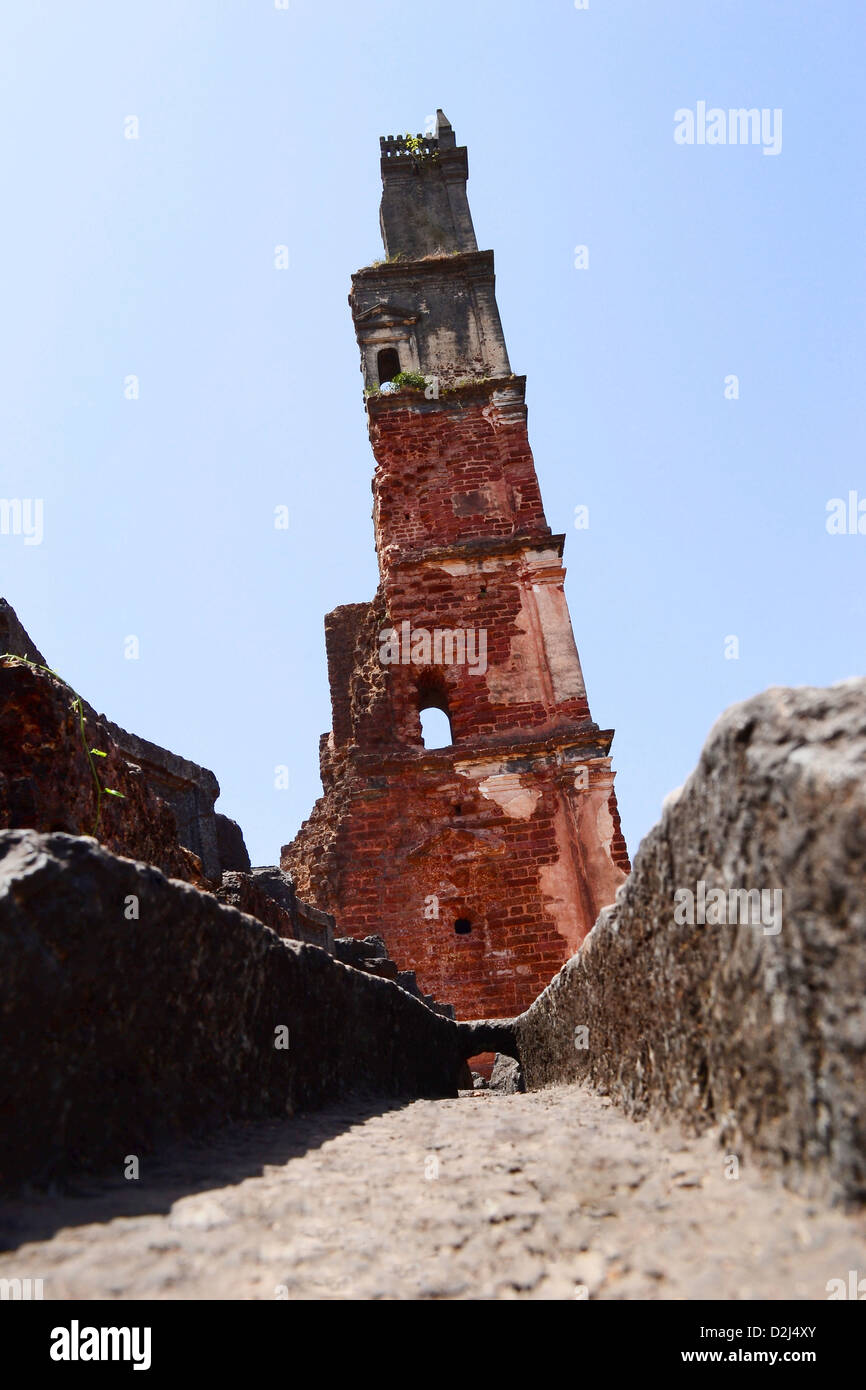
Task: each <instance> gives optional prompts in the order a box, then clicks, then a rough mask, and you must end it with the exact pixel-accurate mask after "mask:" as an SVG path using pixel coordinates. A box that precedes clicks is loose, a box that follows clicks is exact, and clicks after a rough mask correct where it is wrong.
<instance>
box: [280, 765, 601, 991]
mask: <svg viewBox="0 0 866 1390" xmlns="http://www.w3.org/2000/svg"><path fill="white" fill-rule="evenodd" d="M513 751H514V752H515V753H516V754H517V755H518V757H517V758H515V759H512V760H511V761H517V762H520V761H521V760H520V759H519V749H515V750H513ZM461 764H462V760H461V757H460V754H459V752H458V751H457V750H455V749H445V750H441V751H430V752H422V753H421V754H420V755H415V756H410V758H404V759H403V760H400V759H399V758H396V757H395V758H394V759H392V760H388V761H387V762H383V761H381V760H378V759H369V758H368V759H358V760H357V761H353V764H352V767H351V770H350V773H349V775H348V776H347V777H346V779H345V781H344V782H343V784H342V791H343V796H342V797H341V798H340V799H339V800H338V797H337V795H335V794H334V793H332V794H331V796H330V798H327V799H326V800H325V802H324V804H321V803H320V807H319V808H318V814H317V815H314V816H313V817H312V818H311V820H310V821H308V822H307V823H306V826H305V827H304V829H303V830H302V831H301V833H300V835H299V836H298V838H297V839H296V841H295V842H294V844H293V845H291V846H287V847H286V849H285V850H284V851H283V859H282V863H283V867H284V868H288V869H290V870H291V872H292V873H293V874H294V876H295V878H296V880H297V883H298V890H299V892H300V893H301V894H302V896H305V897H306V896H309V897H311V898H312V900H313V901H315V902H317V904H318V905H319V906H324V907H326V908H327V910H330V911H332V912H334V914H335V915H336V916H337V918H338V920H339V923H340V929H341V931H342V932H344V933H345V934H346V935H351V936H366V935H368V934H371V933H374V932H376V933H380V934H381V935H382V936H384V938H385V940H386V942H387V944H388V950H389V954H390V955H391V956H392V957H393V959H394V960H395V961H397V963H398V965H399V966H400V968H401V969H408V970H414V971H415V972H416V974H417V976H418V981H419V983H420V985H421V987H422V989H424V990H425V991H426V992H428V993H431V994H434V995H435V996H436V997H437V998H447V999H449V1000H450V1001H451V1002H452V1003H454V1004H455V1006H456V1008H457V1013H458V1017H460V1018H484V1017H490V1016H492V1015H507V1014H513V1013H519V1012H521V1011H522V1010H523V1009H526V1008H528V1007H529V1005H530V1003H531V1002H532V1000H533V999H534V998H535V997H536V996H537V995H538V993H539V992H540V991H541V990H542V989H543V988H544V987H545V986H546V985H547V984H548V982H549V980H550V979H551V976H552V975H554V974H555V973H556V971H557V969H558V968H559V967H560V966H561V965H562V963H563V961H564V960H566V959H567V958H568V956H569V955H570V954H572V952H573V951H574V950H576V949H577V946H578V945H579V943H580V941H581V939H582V938H583V936H584V935H585V934H586V932H587V931H588V930H589V928H590V927H591V925H592V923H593V922H594V921H595V917H596V915H597V912H598V910H599V908H600V906H601V905H602V904H603V903H604V902H606V901H609V900H610V899H611V898H612V897H613V895H614V893H615V891H616V887H617V884H618V883H619V882H620V881H621V879H622V877H623V875H622V873H621V872H620V871H619V870H617V869H616V867H615V866H614V865H613V864H612V863H611V862H610V860H608V868H607V875H608V878H607V885H605V884H604V880H603V879H602V875H603V873H604V872H605V865H604V847H603V846H599V848H598V849H597V851H596V859H595V861H593V860H592V858H591V857H590V850H589V847H588V846H587V848H585V849H583V850H582V849H581V847H580V844H579V829H578V827H579V819H580V817H581V816H582V814H583V807H582V804H581V798H585V799H586V800H587V811H588V813H589V814H590V818H591V820H592V821H593V823H594V824H597V822H598V820H599V817H600V815H601V816H602V817H603V815H604V813H605V812H607V811H608V797H609V795H610V792H609V790H608V786H607V783H609V772H608V773H607V777H605V772H606V769H605V767H604V762H603V760H600V762H599V767H598V773H597V776H598V779H599V785H598V786H597V787H596V786H591V788H590V790H588V791H576V790H575V789H574V787H573V777H572V775H571V774H570V773H568V772H563V769H562V768H561V767H560V766H559V765H558V764H557V761H556V756H555V752H551V755H550V756H549V758H548V760H547V762H546V763H543V761H542V759H541V757H539V756H538V755H536V759H535V767H534V769H533V772H532V775H531V777H528V776H526V775H525V774H519V773H510V774H509V772H508V771H507V768H508V765H509V759H508V758H502V759H498V760H495V761H492V762H491V763H490V764H489V765H488V767H487V768H486V769H485V770H486V771H487V773H488V776H487V777H485V778H481V779H478V778H477V777H475V776H473V775H472V771H471V770H470V769H464V768H462V767H461ZM500 768H502V769H504V770H503V771H498V769H500ZM497 797H498V798H499V799H498V800H497ZM334 823H336V833H335V834H333V835H331V834H330V827H331V825H332V824H334ZM608 823H609V834H610V837H611V841H612V838H613V835H614V834H615V827H614V823H613V820H612V817H610V815H609V812H608ZM584 838H587V837H586V836H584ZM320 848H321V850H322V853H321V854H320V855H317V849H320ZM460 919H465V920H466V921H468V923H469V926H470V930H469V931H468V932H466V933H465V934H463V933H458V932H457V931H456V930H455V923H456V922H457V921H458V920H460Z"/></svg>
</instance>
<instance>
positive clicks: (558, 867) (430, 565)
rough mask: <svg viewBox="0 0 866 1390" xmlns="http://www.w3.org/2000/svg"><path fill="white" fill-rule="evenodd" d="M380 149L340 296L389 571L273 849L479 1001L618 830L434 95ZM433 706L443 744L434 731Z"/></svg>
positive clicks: (605, 756) (479, 1011)
mask: <svg viewBox="0 0 866 1390" xmlns="http://www.w3.org/2000/svg"><path fill="white" fill-rule="evenodd" d="M381 156H382V157H381V171H382V181H383V193H382V203H381V208H380V225H381V228H382V235H383V238H384V242H385V250H386V253H387V260H386V262H384V263H377V264H374V265H373V266H368V267H366V268H364V269H363V270H360V271H358V272H357V273H356V274H355V275H354V276H353V277H352V290H351V293H350V295H349V305H350V308H351V311H352V319H353V322H354V325H355V332H356V336H357V339H358V346H359V350H360V355H361V371H362V375H363V379H364V384H365V392H366V410H367V421H368V428H369V435H370V442H371V445H372V449H373V454H374V457H375V460H376V468H375V474H374V478H373V522H374V530H375V537H376V551H377V555H378V561H379V576H380V584H379V588H378V591H377V593H376V596H375V598H374V599H373V601H372V603H370V604H358V603H355V604H348V605H346V606H345V607H342V608H338V609H336V610H335V611H334V612H333V613H331V614H329V615H328V617H327V619H326V621H325V638H326V646H327V652H328V673H329V678H330V686H331V706H332V720H333V722H332V729H331V732H330V733H329V734H326V735H324V736H323V737H322V740H321V744H320V766H321V773H322V786H323V796H322V797H321V798H320V799H319V801H318V802H317V803H316V806H315V807H314V809H313V812H312V815H311V816H310V818H309V820H307V821H306V822H305V823H304V825H303V826H302V827H301V830H300V832H299V833H298V835H297V836H296V837H295V839H294V840H293V842H292V843H291V844H289V845H285V846H284V847H283V851H282V856H281V866H282V868H283V869H285V870H287V871H289V872H291V874H292V875H293V877H294V878H295V881H296V883H297V887H298V892H299V893H300V895H301V896H302V897H304V898H306V899H308V900H309V901H310V902H311V903H313V904H315V905H316V906H317V907H319V908H322V909H324V910H326V911H328V912H331V913H333V915H334V917H335V918H336V920H337V924H338V927H339V930H340V931H341V932H345V933H347V934H349V935H351V936H358V937H361V936H367V935H370V934H377V933H381V935H382V936H383V938H384V939H385V941H386V943H387V947H388V951H389V953H390V955H391V957H392V958H393V959H394V960H395V961H396V963H397V965H398V966H399V967H400V968H401V969H402V970H407V971H414V972H415V973H416V975H417V979H418V983H419V985H420V987H421V989H422V990H423V991H426V992H429V993H431V994H433V995H435V996H436V997H437V998H439V999H446V1000H449V1001H453V1003H454V1004H455V1005H456V1007H457V1011H458V1017H461V1018H465V1019H478V1018H483V1017H490V1016H492V1015H506V1014H509V1013H515V1012H519V1011H520V1010H522V1009H524V1008H526V1007H527V1006H528V1004H529V1003H530V1002H531V1001H532V999H533V998H534V997H535V995H536V994H537V993H538V991H539V990H540V989H541V988H543V987H544V986H545V985H546V983H547V982H548V981H549V979H550V977H551V975H552V973H553V972H554V971H555V970H556V968H557V967H558V966H559V965H561V964H562V963H563V962H564V961H565V960H567V959H568V957H569V955H570V954H571V953H572V952H573V951H574V950H575V949H576V948H577V946H578V945H579V943H580V941H581V940H582V939H583V937H584V936H585V935H586V933H587V932H588V931H589V929H590V927H591V926H592V924H593V922H594V921H595V919H596V917H597V915H598V912H599V910H600V908H601V907H602V906H603V905H604V904H606V903H609V902H612V901H613V898H614V895H615V893H616V890H617V888H618V887H619V885H620V884H621V883H622V881H623V879H624V878H625V875H626V874H627V873H628V869H629V861H628V852H627V849H626V844H625V840H624V839H623V835H622V831H621V828H620V821H619V814H618V812H617V805H616V796H615V793H614V788H613V782H614V774H613V770H612V767H611V761H610V744H611V739H612V737H613V734H612V732H611V731H610V730H603V729H600V728H599V726H598V725H597V724H595V723H594V722H593V720H592V717H591V715H590V710H589V703H588V701H587V695H586V688H585V685H584V680H583V674H582V671H581V667H580V660H579V657H578V653H577V648H576V646H575V642H574V636H573V634H572V630H571V621H570V619H569V615H568V608H567V605H566V600H565V593H564V589H563V582H564V579H565V571H564V569H563V567H562V553H563V545H564V539H565V538H564V537H563V536H561V535H553V534H552V533H551V530H550V527H549V526H548V524H547V520H546V518H545V515H544V508H543V506H542V501H541V492H540V489H539V485H538V478H537V476H536V472H535V463H534V460H533V457H532V450H531V449H530V446H529V437H528V433H527V423H526V402H525V384H526V383H525V379H524V378H523V377H520V376H516V375H514V373H513V372H512V370H511V366H510V363H509V359H508V353H507V350H506V345H505V337H504V334H503V331H502V324H501V321H500V317H499V310H498V308H497V304H496V294H495V279H494V267H493V253H492V252H491V251H479V249H478V244H477V241H476V237H475V230H474V227H473V224H472V218H471V214H470V211H469V203H468V200H467V197H466V180H467V176H468V157H467V152H466V149H465V147H463V146H458V145H457V143H456V137H455V135H454V131H453V129H452V127H451V125H450V123H449V122H448V120H447V118H446V117H445V115H444V114H443V112H442V111H439V112H438V113H437V118H436V130H435V133H434V134H432V135H430V136H425V137H424V139H423V140H422V141H420V142H417V143H415V144H412V143H411V142H410V143H409V144H408V145H407V143H406V141H405V140H402V139H395V138H392V137H388V138H387V139H385V138H383V141H382V145H381ZM401 373H402V374H403V375H404V377H405V375H406V374H408V378H409V379H408V380H406V379H404V380H402V381H401V380H400V374H401ZM395 377H396V378H397V381H396V384H395ZM430 708H436V709H439V710H441V711H442V712H443V713H445V714H446V715H447V718H448V721H449V724H450V739H451V741H450V744H449V746H448V747H447V748H441V749H433V748H426V747H425V744H424V737H423V734H422V729H421V719H420V716H421V714H422V713H423V712H424V711H425V710H427V709H430ZM487 1063H488V1070H489V1065H490V1063H492V1058H488V1059H487Z"/></svg>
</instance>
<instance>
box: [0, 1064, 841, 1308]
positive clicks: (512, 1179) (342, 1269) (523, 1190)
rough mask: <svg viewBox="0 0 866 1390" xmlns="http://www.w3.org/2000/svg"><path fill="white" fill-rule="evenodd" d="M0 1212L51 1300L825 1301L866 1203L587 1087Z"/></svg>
mask: <svg viewBox="0 0 866 1390" xmlns="http://www.w3.org/2000/svg"><path fill="white" fill-rule="evenodd" d="M124 1158H125V1156H124V1155H120V1156H119V1160H118V1175H117V1176H116V1177H115V1178H111V1179H109V1180H107V1181H106V1180H99V1181H97V1180H91V1181H88V1182H87V1183H79V1184H77V1186H76V1187H75V1189H74V1190H68V1191H65V1192H63V1193H61V1194H57V1193H55V1194H49V1195H46V1194H33V1193H31V1194H29V1195H27V1196H25V1197H24V1198H20V1197H19V1199H18V1200H17V1201H16V1202H15V1203H14V1204H7V1205H4V1206H3V1207H2V1208H0V1239H2V1248H3V1249H4V1250H5V1252H6V1253H4V1254H3V1255H2V1256H0V1278H7V1279H8V1278H15V1277H19V1278H41V1279H42V1280H43V1281H44V1283H43V1288H44V1297H45V1298H46V1299H65V1298H84V1299H89V1298H112V1299H125V1298H143V1299H152V1298H158V1299H274V1298H287V1299H524V1298H530V1299H583V1298H587V1297H588V1298H590V1299H707V1298H722V1299H783V1298H795V1299H808V1300H811V1299H818V1300H821V1299H826V1298H827V1291H826V1285H827V1282H828V1280H830V1279H835V1278H840V1279H845V1280H847V1277H848V1271H849V1270H851V1269H857V1270H862V1271H863V1272H864V1273H866V1213H856V1214H851V1213H845V1212H842V1211H837V1210H828V1209H827V1208H826V1207H824V1206H823V1205H821V1204H820V1203H816V1202H812V1201H809V1200H807V1199H805V1198H803V1197H800V1196H797V1195H795V1194H793V1193H791V1192H789V1191H787V1190H786V1189H785V1188H784V1187H782V1186H781V1184H780V1182H779V1180H778V1179H777V1178H776V1177H775V1176H773V1175H768V1174H766V1173H763V1172H760V1171H759V1170H757V1169H755V1168H754V1167H750V1166H749V1165H748V1164H747V1163H741V1164H740V1167H739V1177H736V1178H734V1177H729V1176H726V1174H728V1173H732V1172H733V1170H734V1167H735V1165H734V1164H733V1163H732V1162H731V1159H730V1157H727V1156H726V1155H725V1153H724V1151H723V1150H722V1149H721V1148H720V1147H719V1146H718V1145H717V1143H716V1142H715V1139H714V1137H713V1136H712V1135H704V1136H702V1137H701V1138H700V1139H697V1140H695V1139H687V1138H684V1137H683V1135H682V1133H681V1131H680V1130H679V1129H677V1128H674V1127H672V1126H667V1127H662V1128H657V1127H655V1126H653V1125H652V1124H651V1123H649V1122H643V1123H635V1122H634V1121H633V1120H631V1119H629V1118H628V1117H627V1116H625V1115H624V1114H623V1113H622V1112H621V1111H619V1110H618V1109H616V1108H615V1107H614V1106H612V1105H611V1104H610V1102H609V1101H607V1100H606V1099H605V1098H603V1097H600V1096H598V1095H595V1094H594V1093H592V1092H590V1091H588V1090H585V1089H583V1088H581V1087H577V1086H568V1087H560V1088H557V1089H553V1090H549V1091H541V1092H535V1093H533V1094H529V1095H514V1096H500V1095H496V1094H493V1093H491V1092H485V1091H478V1092H474V1093H472V1092H466V1093H463V1094H461V1096H460V1097H459V1099H454V1100H442V1101H415V1102H412V1103H409V1104H405V1105H403V1106H400V1107H398V1108H392V1109H384V1110H383V1109H382V1108H381V1107H379V1108H376V1107H373V1106H370V1105H367V1106H360V1105H355V1106H343V1107H340V1108H338V1109H337V1108H335V1109H331V1110H327V1111H322V1112H319V1113H317V1114H314V1115H305V1116H300V1117H296V1118H294V1119H289V1120H284V1121H278V1122H270V1123H267V1124H257V1125H252V1126H245V1127H243V1128H235V1129H227V1130H225V1131H222V1132H221V1133H220V1134H218V1135H217V1136H215V1137H211V1138H210V1139H209V1140H208V1141H207V1142H199V1143H196V1144H194V1145H193V1144H185V1145H182V1146H177V1147H175V1148H173V1149H172V1150H171V1151H170V1152H166V1153H163V1154H162V1155H160V1158H159V1161H157V1160H156V1159H153V1158H147V1157H145V1158H143V1159H142V1161H141V1173H140V1177H139V1178H138V1180H131V1181H130V1180H125V1179H124V1177H123V1176H122V1173H123V1160H124Z"/></svg>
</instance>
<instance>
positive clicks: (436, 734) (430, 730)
mask: <svg viewBox="0 0 866 1390" xmlns="http://www.w3.org/2000/svg"><path fill="white" fill-rule="evenodd" d="M420 715H421V742H422V743H423V744H424V747H425V748H450V746H451V744H452V743H453V742H454V740H453V738H452V737H451V720H450V719H449V718H448V715H447V714H446V713H445V711H444V710H443V709H440V708H439V707H438V705H428V706H427V707H426V709H422V710H421V711H420Z"/></svg>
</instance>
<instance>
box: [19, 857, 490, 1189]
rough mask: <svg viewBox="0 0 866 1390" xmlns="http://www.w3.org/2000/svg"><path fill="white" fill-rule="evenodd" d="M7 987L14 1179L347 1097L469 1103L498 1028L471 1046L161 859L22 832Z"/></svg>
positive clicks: (387, 984)
mask: <svg viewBox="0 0 866 1390" xmlns="http://www.w3.org/2000/svg"><path fill="white" fill-rule="evenodd" d="M0 980H2V991H0V1180H2V1181H3V1182H6V1183H13V1182H18V1181H20V1180H21V1179H27V1178H31V1177H34V1176H39V1177H47V1176H50V1175H55V1174H61V1173H64V1172H69V1171H75V1170H77V1169H81V1168H87V1167H98V1166H104V1165H106V1164H107V1165H110V1166H113V1167H114V1168H115V1170H116V1171H118V1172H120V1171H122V1170H123V1164H124V1162H125V1160H126V1156H127V1155H130V1154H135V1155H141V1154H142V1153H145V1152H147V1151H148V1150H150V1149H152V1148H153V1147H154V1146H155V1145H156V1144H158V1143H159V1142H160V1141H161V1140H162V1139H164V1138H165V1137H167V1136H170V1135H174V1134H190V1133H194V1132H195V1131H197V1130H200V1129H202V1128H204V1127H206V1126H209V1125H213V1124H220V1123H223V1122H224V1121H225V1120H226V1119H242V1118H252V1117H256V1116H265V1115H285V1114H286V1113H289V1114H291V1113H292V1112H293V1111H294V1110H296V1109H302V1108H313V1107H316V1106H318V1105H322V1104H324V1103H326V1102H328V1101H331V1100H335V1099H338V1098H339V1097H341V1096H344V1095H370V1096H384V1097H387V1096H437V1095H454V1094H456V1088H457V1080H458V1075H459V1071H460V1065H461V1061H462V1060H463V1059H464V1058H465V1057H467V1056H470V1055H472V1053H474V1052H476V1051H479V1050H481V1047H482V1046H483V1045H490V1044H492V1045H494V1046H495V1045H497V1044H498V1042H499V1038H500V1033H501V1031H502V1030H498V1031H497V1030H496V1029H480V1030H478V1033H477V1039H476V1032H475V1030H473V1029H471V1028H467V1027H466V1026H465V1025H464V1026H463V1027H461V1026H459V1025H458V1024H456V1023H454V1022H452V1021H451V1020H449V1019H447V1018H444V1017H442V1016H441V1015H440V1014H438V1013H435V1012H433V1011H432V1010H431V1009H429V1008H427V1007H426V1005H425V1004H424V1003H422V1002H421V1001H420V1000H419V999H417V998H413V997H412V996H411V995H410V994H408V993H407V992H406V991H405V990H403V989H400V988H399V987H398V986H397V985H396V984H394V983H392V982H391V981H389V980H386V979H381V978H377V977H376V976H374V975H372V974H369V973H364V972H362V971H360V970H356V969H354V968H352V967H351V966H349V965H343V964H341V963H340V962H339V961H337V960H335V959H334V958H333V957H332V956H330V955H328V954H327V953H326V952H325V951H322V950H320V949H318V948H317V947H315V946H309V945H306V944H304V943H300V942H295V941H285V940H280V938H279V937H277V936H276V935H275V934H274V933H273V932H272V931H270V930H269V929H268V928H267V927H265V926H263V925H262V924H261V923H260V922H258V921H256V920H255V919H254V918H252V917H249V916H245V915H244V914H243V913H241V912H238V911H236V910H235V909H234V908H231V907H227V906H224V905H223V904H221V903H219V902H217V900H216V898H214V897H213V896H212V895H211V894H209V893H202V892H199V891H197V890H196V889H195V888H193V887H192V886H191V885H189V884H184V883H179V882H172V881H170V880H168V879H167V878H165V876H164V875H163V874H162V873H160V871H159V870H158V869H155V868H153V867H152V866H150V865H146V864H141V863H135V862H134V861H133V860H131V859H124V858H120V857H118V856H116V855H113V854H110V853H109V852H108V851H107V850H105V849H104V848H102V847H101V846H99V845H97V844H96V843H95V842H94V841H92V840H88V839H83V838H77V837H74V836H69V835H65V834H53V835H39V834H36V833H35V832H33V831H26V830H12V831H3V832H0ZM283 1029H285V1030H287V1031H286V1032H285V1033H283V1032H282V1031H281V1030H283ZM506 1031H507V1030H506ZM284 1044H285V1045H284Z"/></svg>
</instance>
